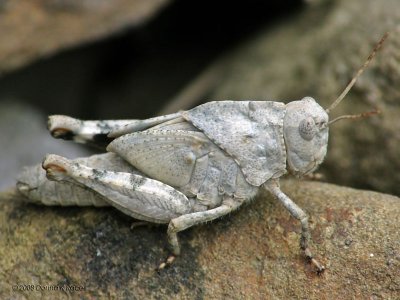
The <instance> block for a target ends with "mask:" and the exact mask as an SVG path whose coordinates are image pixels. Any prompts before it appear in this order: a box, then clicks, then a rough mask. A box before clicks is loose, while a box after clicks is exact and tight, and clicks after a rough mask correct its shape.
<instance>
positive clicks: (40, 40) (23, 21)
mask: <svg viewBox="0 0 400 300" xmlns="http://www.w3.org/2000/svg"><path fill="white" fill-rule="evenodd" d="M168 2H169V1H168V0H152V1H149V0H135V1H132V0H115V1H106V0H97V1H95V0H83V1H82V0H40V1H10V0H5V1H4V0H2V1H1V2H0V72H5V71H10V70H13V69H15V68H18V67H21V66H23V65H25V64H27V63H29V62H32V61H33V60H36V59H39V58H42V57H44V56H47V55H50V54H53V53H55V52H56V51H59V50H61V49H65V48H67V47H72V46H74V45H77V44H82V43H85V42H89V41H93V40H96V39H99V38H102V37H105V36H108V35H110V34H111V33H115V32H117V31H119V30H121V29H123V28H126V27H128V26H136V25H139V24H143V23H144V22H145V21H146V20H148V19H149V18H151V17H152V16H153V15H154V14H155V13H156V12H157V11H158V10H160V9H161V8H162V7H164V5H166V4H167V3H168Z"/></svg>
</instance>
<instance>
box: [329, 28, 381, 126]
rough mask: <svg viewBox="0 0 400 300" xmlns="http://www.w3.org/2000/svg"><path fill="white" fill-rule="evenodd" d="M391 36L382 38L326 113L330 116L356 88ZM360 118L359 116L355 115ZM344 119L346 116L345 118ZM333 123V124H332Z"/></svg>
mask: <svg viewBox="0 0 400 300" xmlns="http://www.w3.org/2000/svg"><path fill="white" fill-rule="evenodd" d="M388 36H389V31H388V32H386V33H385V34H384V35H383V36H382V38H381V39H380V40H379V42H378V44H376V46H375V47H374V49H373V50H372V52H371V53H370V55H369V56H368V58H367V60H366V61H365V63H364V64H363V65H362V66H361V68H360V69H359V70H358V71H357V73H356V75H355V76H354V77H353V78H352V79H351V81H350V82H349V84H348V85H347V86H346V88H345V89H344V90H343V92H342V93H341V94H340V96H339V97H337V99H336V100H335V101H334V102H333V103H332V104H331V106H329V107H328V108H327V109H325V111H326V113H328V114H329V112H330V111H331V110H332V109H334V108H335V107H336V106H337V105H338V104H339V103H340V102H341V101H342V100H343V99H344V97H346V95H347V93H348V92H349V91H350V89H351V88H352V87H353V86H354V84H355V83H356V81H357V79H358V77H360V76H361V74H362V73H363V72H364V70H365V69H366V68H367V67H368V65H369V63H370V62H371V60H372V59H373V58H374V57H375V55H376V53H377V52H378V50H379V49H380V48H381V47H382V45H383V43H384V42H385V40H386V39H387V37H388ZM355 116H358V115H355ZM343 117H344V116H343ZM330 123H331V122H330Z"/></svg>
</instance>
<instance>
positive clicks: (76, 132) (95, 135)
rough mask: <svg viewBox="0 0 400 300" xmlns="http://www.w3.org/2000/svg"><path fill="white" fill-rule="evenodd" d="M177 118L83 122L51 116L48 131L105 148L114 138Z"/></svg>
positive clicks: (169, 116) (60, 116) (171, 116)
mask: <svg viewBox="0 0 400 300" xmlns="http://www.w3.org/2000/svg"><path fill="white" fill-rule="evenodd" d="M179 116H180V114H179V113H176V114H170V115H165V116H160V117H155V118H150V119H145V120H96V121H83V120H79V119H75V118H71V117H68V116H63V115H53V116H50V117H49V120H48V129H49V131H50V133H51V135H52V136H53V137H55V138H58V139H64V140H73V141H75V142H77V143H82V144H90V145H93V146H96V147H100V148H105V147H106V146H107V145H108V144H109V143H110V142H111V141H112V140H113V139H114V138H117V137H119V136H121V135H123V134H127V133H131V132H136V131H141V130H145V129H148V128H150V127H153V126H155V125H158V124H161V123H163V122H166V121H170V120H172V119H175V118H177V117H179Z"/></svg>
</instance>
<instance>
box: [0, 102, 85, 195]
mask: <svg viewBox="0 0 400 300" xmlns="http://www.w3.org/2000/svg"><path fill="white" fill-rule="evenodd" d="M46 122H47V117H46V116H45V115H44V114H42V113H40V112H39V111H38V110H35V109H33V108H32V107H30V106H28V105H27V104H24V103H23V102H18V101H15V100H14V101H11V100H4V99H3V100H2V102H0V136H1V138H2V144H1V147H0V156H1V160H0V190H3V189H5V188H8V187H10V186H13V185H15V179H16V176H17V174H18V173H19V172H20V171H21V169H22V167H24V166H27V165H36V164H38V163H40V162H41V161H42V160H43V157H44V156H45V155H46V154H47V153H56V154H60V155H64V156H67V157H70V158H76V157H81V156H88V155H89V154H90V153H91V152H89V151H88V150H86V149H85V148H83V146H81V145H76V144H73V143H71V142H66V141H62V140H56V139H54V138H52V137H51V136H50V134H49V132H48V131H47V129H46Z"/></svg>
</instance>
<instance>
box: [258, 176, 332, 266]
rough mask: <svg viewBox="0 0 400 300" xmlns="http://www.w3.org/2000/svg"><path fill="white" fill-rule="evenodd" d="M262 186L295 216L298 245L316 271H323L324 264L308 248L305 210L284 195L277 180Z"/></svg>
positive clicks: (308, 239)
mask: <svg viewBox="0 0 400 300" xmlns="http://www.w3.org/2000/svg"><path fill="white" fill-rule="evenodd" d="M264 186H265V187H266V188H267V189H268V190H269V191H270V192H271V193H272V194H273V195H274V196H275V197H276V198H277V199H278V200H279V201H280V202H281V203H282V204H283V206H284V207H285V208H286V209H287V210H288V211H289V212H290V214H291V215H292V216H293V217H295V218H296V219H297V220H299V221H300V223H301V238H300V247H301V249H302V250H303V251H304V254H305V256H306V257H307V259H309V260H310V261H311V263H312V264H313V265H315V267H316V268H317V271H318V273H321V272H323V271H324V269H325V268H324V266H322V265H321V264H320V263H319V262H318V261H317V260H316V259H315V258H314V257H313V255H312V253H311V250H310V249H309V248H308V243H309V241H310V229H309V226H308V217H307V215H306V214H305V212H304V211H303V210H302V209H301V208H300V207H299V206H298V205H297V204H296V203H294V202H293V201H292V200H291V199H290V198H289V197H288V196H286V195H285V194H284V193H283V192H282V191H281V189H280V187H279V181H278V180H271V181H268V182H266V183H265V184H264Z"/></svg>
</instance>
